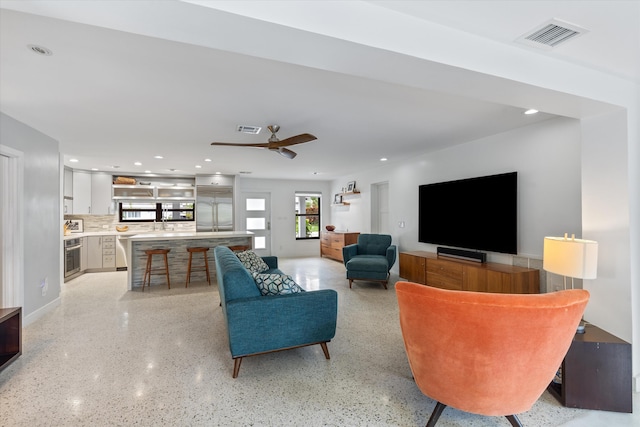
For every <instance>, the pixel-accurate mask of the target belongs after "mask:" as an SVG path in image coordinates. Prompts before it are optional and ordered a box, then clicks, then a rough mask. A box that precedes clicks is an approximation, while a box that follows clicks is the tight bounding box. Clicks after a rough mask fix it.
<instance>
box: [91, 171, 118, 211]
mask: <svg viewBox="0 0 640 427" xmlns="http://www.w3.org/2000/svg"><path fill="white" fill-rule="evenodd" d="M112 183H113V176H112V175H110V174H106V173H93V174H91V213H92V214H93V215H111V214H113V212H114V210H113V205H114V204H113V200H112V199H111V185H112Z"/></svg>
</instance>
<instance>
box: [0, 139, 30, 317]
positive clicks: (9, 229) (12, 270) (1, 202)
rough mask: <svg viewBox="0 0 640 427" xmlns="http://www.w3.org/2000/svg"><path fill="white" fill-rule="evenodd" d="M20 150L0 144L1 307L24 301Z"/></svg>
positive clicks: (21, 156)
mask: <svg viewBox="0 0 640 427" xmlns="http://www.w3.org/2000/svg"><path fill="white" fill-rule="evenodd" d="M23 170H24V169H23V153H22V152H20V151H17V150H14V149H12V148H9V147H7V146H4V145H0V238H1V241H2V245H1V246H0V281H1V282H0V307H1V308H6V307H22V306H23V305H24V304H23V277H22V271H23V262H24V257H23V247H24V246H23V221H22V218H23V213H22V194H23V191H22V190H23V184H22V183H23V181H22V179H23V178H22V177H23Z"/></svg>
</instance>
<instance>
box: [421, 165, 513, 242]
mask: <svg viewBox="0 0 640 427" xmlns="http://www.w3.org/2000/svg"><path fill="white" fill-rule="evenodd" d="M418 240H419V241H420V242H423V243H433V244H437V245H444V246H453V247H456V248H463V249H474V250H484V251H490V252H501V253H507V254H517V253H518V173H517V172H509V173H504V174H499V175H490V176H482V177H477V178H469V179H461V180H456V181H447V182H438V183H435V184H425V185H421V186H420V187H419V203H418Z"/></svg>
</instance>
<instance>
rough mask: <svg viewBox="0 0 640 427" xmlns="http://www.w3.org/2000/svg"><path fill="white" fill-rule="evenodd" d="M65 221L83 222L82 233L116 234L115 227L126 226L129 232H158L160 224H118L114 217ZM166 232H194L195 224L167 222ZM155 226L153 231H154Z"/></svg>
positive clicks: (94, 217)
mask: <svg viewBox="0 0 640 427" xmlns="http://www.w3.org/2000/svg"><path fill="white" fill-rule="evenodd" d="M64 219H65V221H66V220H69V219H82V220H83V222H84V231H85V232H92V231H113V232H116V225H127V226H128V227H129V231H140V232H144V231H155V230H160V229H161V226H162V224H161V223H155V224H154V223H153V222H126V223H121V222H118V217H117V216H116V215H65V216H64ZM166 225H167V231H168V230H173V231H196V223H195V222H193V221H189V222H172V221H167V223H166ZM154 226H155V230H154Z"/></svg>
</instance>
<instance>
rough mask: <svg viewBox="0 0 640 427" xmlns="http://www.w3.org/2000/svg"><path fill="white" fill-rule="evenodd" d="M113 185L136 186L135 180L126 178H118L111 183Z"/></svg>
mask: <svg viewBox="0 0 640 427" xmlns="http://www.w3.org/2000/svg"><path fill="white" fill-rule="evenodd" d="M113 183H114V184H125V185H136V179H135V178H130V177H126V176H118V177H116V179H115V180H114V181H113Z"/></svg>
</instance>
